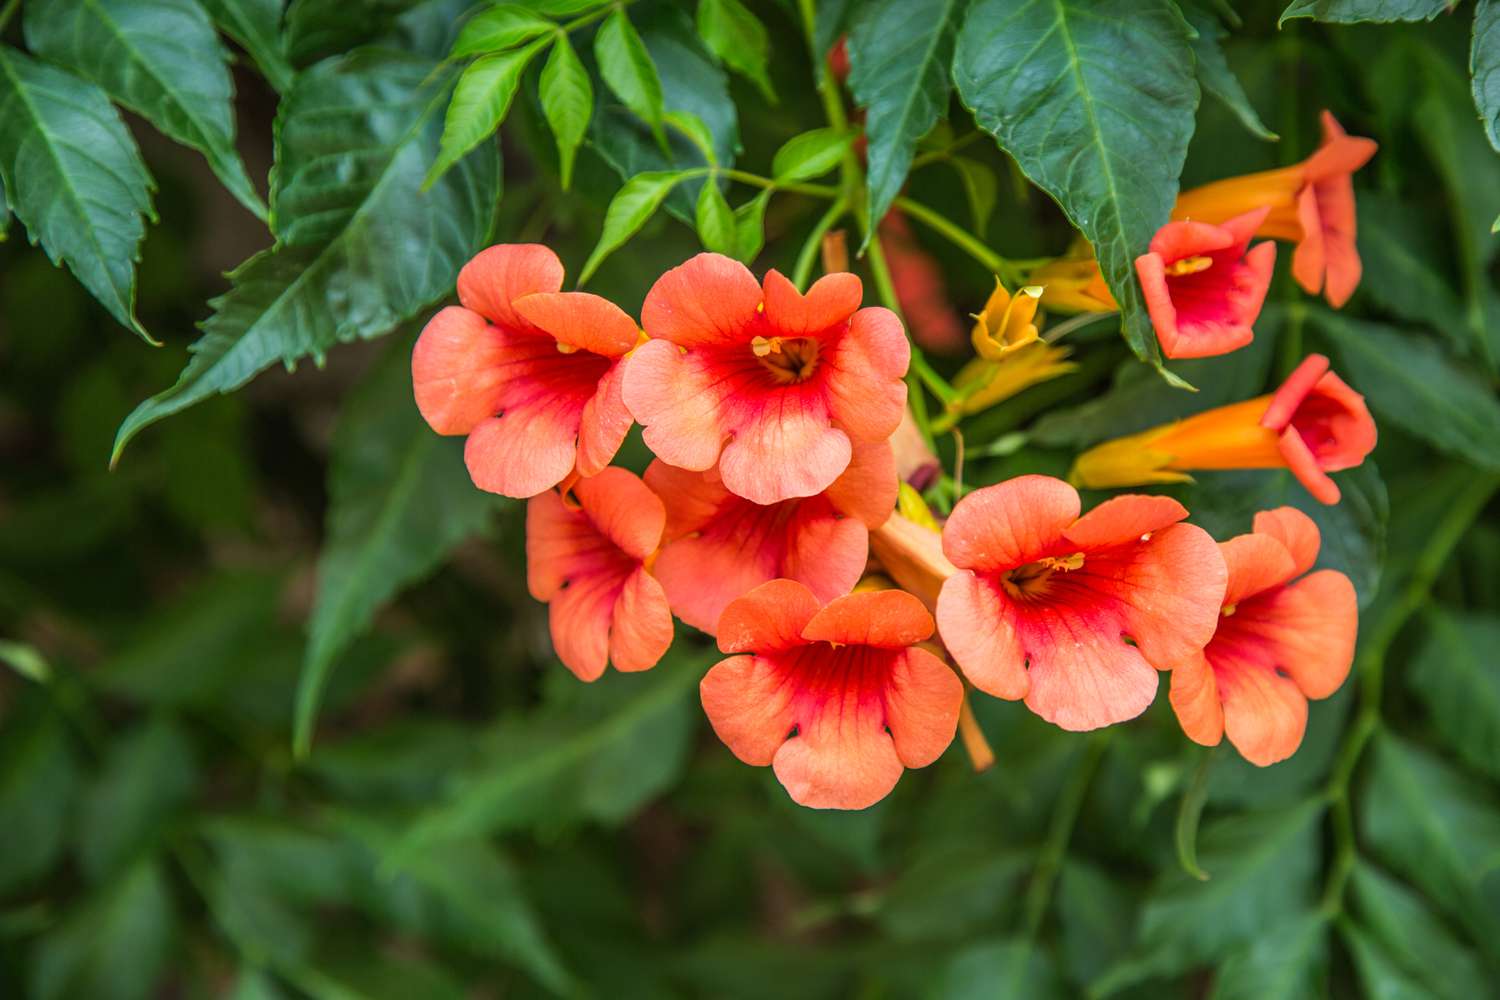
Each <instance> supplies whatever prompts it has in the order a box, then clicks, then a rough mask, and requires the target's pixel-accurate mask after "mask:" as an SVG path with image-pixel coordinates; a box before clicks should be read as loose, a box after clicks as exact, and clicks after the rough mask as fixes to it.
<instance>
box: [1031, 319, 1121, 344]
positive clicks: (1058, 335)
mask: <svg viewBox="0 0 1500 1000" xmlns="http://www.w3.org/2000/svg"><path fill="white" fill-rule="evenodd" d="M1119 315H1120V314H1119V313H1117V312H1091V313H1079V314H1078V315H1077V316H1069V317H1068V318H1067V319H1065V320H1063V321H1062V322H1061V323H1059V324H1057V325H1056V326H1053V327H1048V328H1047V332H1046V333H1044V334H1042V339H1043V340H1045V341H1046V342H1047V343H1049V344H1055V343H1057V342H1058V341H1059V340H1062V339H1063V338H1064V337H1066V336H1067V335H1068V334H1070V333H1072V332H1073V331H1074V330H1081V329H1083V328H1084V327H1086V326H1089V325H1090V324H1093V323H1097V322H1099V320H1101V319H1118V318H1119Z"/></svg>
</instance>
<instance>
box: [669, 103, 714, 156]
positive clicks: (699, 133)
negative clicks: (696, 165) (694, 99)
mask: <svg viewBox="0 0 1500 1000" xmlns="http://www.w3.org/2000/svg"><path fill="white" fill-rule="evenodd" d="M662 120H663V121H664V122H666V123H667V124H668V125H670V126H672V130H673V131H674V132H676V133H677V134H679V135H682V136H685V137H686V138H687V140H688V141H689V142H691V143H692V144H693V145H694V146H696V147H697V149H698V152H699V154H700V155H702V156H703V158H704V160H705V162H707V163H708V164H709V165H710V166H712V165H715V164H717V163H718V162H719V160H718V154H717V152H716V151H715V150H714V135H713V133H712V132H710V131H709V130H708V126H707V125H705V124H704V123H703V119H702V118H699V117H698V116H697V115H695V114H693V113H692V112H691V111H669V112H667V113H666V115H664V116H663V118H662Z"/></svg>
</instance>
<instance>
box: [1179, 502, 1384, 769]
mask: <svg viewBox="0 0 1500 1000" xmlns="http://www.w3.org/2000/svg"><path fill="white" fill-rule="evenodd" d="M1318 544H1319V537H1318V526H1317V525H1316V524H1314V523H1313V522H1312V519H1311V518H1309V517H1308V516H1307V515H1306V514H1304V513H1302V512H1301V511H1299V510H1297V509H1295V508H1292V507H1281V508H1278V509H1276V510H1268V511H1263V512H1261V513H1259V514H1257V515H1255V530H1254V531H1253V532H1252V533H1251V534H1248V535H1240V536H1239V537H1237V538H1231V539H1230V540H1229V541H1227V542H1224V543H1222V544H1221V545H1220V546H1219V550H1220V551H1221V552H1222V553H1223V554H1224V562H1225V563H1226V564H1227V565H1228V567H1229V586H1228V589H1227V590H1226V591H1225V593H1224V610H1223V611H1222V613H1221V614H1220V616H1219V628H1218V631H1217V632H1215V633H1214V637H1213V641H1212V642H1210V643H1209V644H1208V646H1207V647H1205V648H1204V650H1203V652H1201V653H1197V654H1194V655H1193V656H1190V657H1188V658H1187V659H1185V660H1183V661H1181V662H1180V663H1178V664H1177V665H1176V666H1175V667H1174V668H1173V670H1172V691H1171V700H1172V709H1173V710H1174V711H1175V712H1176V713H1177V718H1178V720H1179V721H1180V722H1181V723H1182V730H1183V732H1185V733H1187V735H1188V737H1189V738H1190V739H1192V740H1193V741H1194V742H1195V743H1201V744H1203V745H1204V746H1214V745H1216V744H1217V743H1218V742H1219V740H1220V739H1222V738H1223V737H1224V736H1225V735H1226V734H1227V735H1228V736H1229V742H1230V743H1233V744H1234V746H1235V749H1237V750H1239V752H1240V753H1241V754H1242V755H1243V756H1244V758H1245V759H1246V760H1248V761H1250V763H1252V764H1258V765H1260V766H1261V767H1265V766H1266V765H1267V764H1274V763H1276V762H1277V761H1279V760H1286V759H1287V758H1288V757H1290V756H1291V755H1292V754H1293V753H1295V752H1296V750H1297V747H1298V746H1299V745H1300V744H1301V742H1302V733H1303V731H1304V730H1305V729H1306V728H1307V701H1308V699H1309V698H1327V697H1328V696H1329V695H1331V694H1333V692H1335V691H1337V690H1338V688H1339V685H1340V684H1342V683H1344V678H1345V677H1347V676H1348V675H1349V666H1350V664H1351V663H1352V662H1353V660H1354V637H1355V632H1356V631H1357V629H1358V623H1359V609H1358V604H1357V602H1356V601H1355V596H1354V585H1353V584H1352V583H1350V582H1349V578H1348V577H1347V576H1345V575H1344V574H1342V573H1340V572H1337V571H1336V570H1331V569H1325V570H1319V571H1318V572H1316V573H1308V572H1307V571H1308V570H1309V569H1311V568H1312V565H1313V562H1314V561H1315V560H1316V559H1317V557H1318ZM1303 574H1307V575H1305V576H1303ZM1299 576H1300V577H1301V579H1300V580H1296V582H1292V581H1293V579H1294V578H1295V577H1299Z"/></svg>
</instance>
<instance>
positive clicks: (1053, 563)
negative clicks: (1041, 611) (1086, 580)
mask: <svg viewBox="0 0 1500 1000" xmlns="http://www.w3.org/2000/svg"><path fill="white" fill-rule="evenodd" d="M1082 568H1083V553H1082V552H1075V553H1073V554H1072V555H1070V556H1047V557H1045V558H1042V559H1038V560H1037V561H1036V562H1034V563H1027V564H1026V565H1025V566H1017V567H1016V568H1015V569H1013V570H1011V571H1010V572H1008V573H1006V574H1005V575H1004V576H1002V577H1001V578H1000V584H1001V586H1003V587H1004V588H1005V592H1006V593H1007V594H1009V595H1010V596H1011V597H1012V598H1015V599H1017V600H1035V599H1037V598H1039V597H1043V596H1045V595H1046V593H1047V591H1048V590H1049V589H1051V581H1052V576H1053V574H1054V573H1067V572H1070V571H1072V570H1075V569H1082Z"/></svg>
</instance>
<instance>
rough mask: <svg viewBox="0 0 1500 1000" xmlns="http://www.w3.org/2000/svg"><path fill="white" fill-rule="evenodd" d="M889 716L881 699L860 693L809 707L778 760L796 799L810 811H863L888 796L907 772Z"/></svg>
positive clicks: (785, 784)
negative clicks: (888, 724)
mask: <svg viewBox="0 0 1500 1000" xmlns="http://www.w3.org/2000/svg"><path fill="white" fill-rule="evenodd" d="M884 714H885V713H884V705H883V703H882V701H881V699H879V698H878V697H870V696H867V695H866V694H865V692H863V691H860V690H859V689H854V690H849V689H845V690H843V691H841V692H838V693H835V694H834V695H833V696H832V697H829V698H828V699H827V700H826V701H824V702H822V703H821V704H818V705H815V706H804V711H803V713H801V714H799V717H798V720H797V721H798V732H797V735H796V736H794V737H792V738H791V739H789V740H787V741H786V742H785V743H783V744H782V745H781V749H779V750H777V751H776V757H775V760H774V761H773V765H774V767H775V769H776V778H777V780H778V781H780V782H781V784H782V786H783V787H784V788H786V790H787V794H788V795H790V796H791V797H792V801H793V802H796V803H798V804H800V805H804V806H807V807H808V808H810V809H864V808H867V807H869V806H872V805H874V804H875V803H876V802H879V801H880V800H881V799H883V798H885V797H886V796H887V795H889V794H890V792H891V789H893V788H895V787H896V782H897V781H898V780H900V778H901V772H902V770H903V768H902V766H901V759H900V758H899V757H898V756H897V754H896V747H895V743H894V742H893V741H892V739H891V735H890V734H889V733H887V732H886V730H885V717H884Z"/></svg>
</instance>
